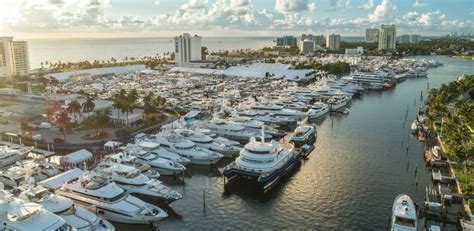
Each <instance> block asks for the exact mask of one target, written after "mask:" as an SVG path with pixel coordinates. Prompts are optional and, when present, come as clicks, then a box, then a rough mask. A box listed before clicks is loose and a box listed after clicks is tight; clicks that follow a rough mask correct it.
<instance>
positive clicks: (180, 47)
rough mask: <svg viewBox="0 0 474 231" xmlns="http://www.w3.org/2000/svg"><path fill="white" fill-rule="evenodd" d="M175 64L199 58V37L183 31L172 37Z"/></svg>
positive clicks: (180, 64) (178, 64)
mask: <svg viewBox="0 0 474 231" xmlns="http://www.w3.org/2000/svg"><path fill="white" fill-rule="evenodd" d="M174 45H175V59H176V65H177V66H182V65H183V63H189V62H191V61H198V60H201V55H202V54H201V37H199V36H198V35H194V36H191V35H190V34H188V33H184V34H182V35H180V36H176V37H174Z"/></svg>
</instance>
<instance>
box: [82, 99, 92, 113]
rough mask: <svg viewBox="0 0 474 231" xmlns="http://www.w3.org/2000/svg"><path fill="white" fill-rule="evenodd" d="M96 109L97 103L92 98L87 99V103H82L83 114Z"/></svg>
mask: <svg viewBox="0 0 474 231" xmlns="http://www.w3.org/2000/svg"><path fill="white" fill-rule="evenodd" d="M94 108H95V103H94V100H93V99H92V97H87V100H86V102H84V103H82V112H85V113H89V112H91V111H93V110H94Z"/></svg>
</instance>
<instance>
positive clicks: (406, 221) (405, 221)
mask: <svg viewBox="0 0 474 231" xmlns="http://www.w3.org/2000/svg"><path fill="white" fill-rule="evenodd" d="M395 224H397V225H402V226H406V227H415V224H416V221H415V220H414V219H410V218H406V217H396V218H395Z"/></svg>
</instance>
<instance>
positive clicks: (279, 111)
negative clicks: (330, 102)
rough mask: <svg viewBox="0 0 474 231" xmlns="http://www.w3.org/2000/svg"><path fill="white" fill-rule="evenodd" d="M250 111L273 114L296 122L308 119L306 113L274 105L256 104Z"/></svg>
mask: <svg viewBox="0 0 474 231" xmlns="http://www.w3.org/2000/svg"><path fill="white" fill-rule="evenodd" d="M250 109H252V110H256V111H263V112H267V113H271V114H273V115H275V116H282V117H288V118H290V119H293V120H296V121H299V120H303V119H304V118H306V117H307V115H306V113H305V112H301V111H296V110H291V109H286V108H284V107H283V106H278V105H272V104H261V103H254V104H252V105H251V106H250Z"/></svg>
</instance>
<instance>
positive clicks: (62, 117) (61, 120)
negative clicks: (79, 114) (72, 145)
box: [56, 110, 71, 142]
mask: <svg viewBox="0 0 474 231" xmlns="http://www.w3.org/2000/svg"><path fill="white" fill-rule="evenodd" d="M70 120H71V118H69V114H68V113H67V111H66V110H61V111H60V112H59V114H57V115H56V124H57V125H58V126H59V127H60V128H61V129H60V130H61V133H62V134H63V137H64V142H66V131H67V128H68V125H69V121H70Z"/></svg>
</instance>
